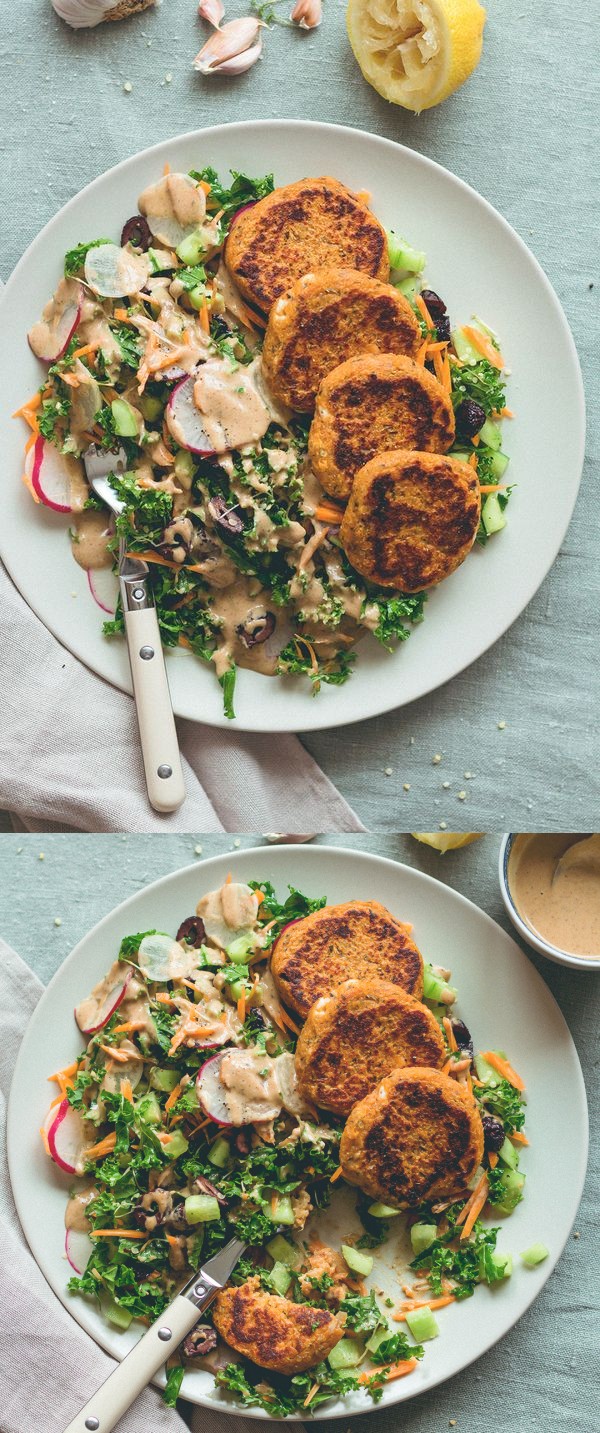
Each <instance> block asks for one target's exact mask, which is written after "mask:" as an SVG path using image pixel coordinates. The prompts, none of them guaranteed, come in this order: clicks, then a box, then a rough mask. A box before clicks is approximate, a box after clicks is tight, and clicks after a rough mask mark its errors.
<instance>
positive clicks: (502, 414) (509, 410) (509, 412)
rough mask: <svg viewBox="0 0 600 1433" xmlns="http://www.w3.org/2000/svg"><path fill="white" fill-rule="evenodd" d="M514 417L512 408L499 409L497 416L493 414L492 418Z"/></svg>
mask: <svg viewBox="0 0 600 1433" xmlns="http://www.w3.org/2000/svg"><path fill="white" fill-rule="evenodd" d="M514 416H515V415H514V413H513V411H512V408H501V409H500V411H499V413H498V414H496V413H495V414H494V417H498V418H514Z"/></svg>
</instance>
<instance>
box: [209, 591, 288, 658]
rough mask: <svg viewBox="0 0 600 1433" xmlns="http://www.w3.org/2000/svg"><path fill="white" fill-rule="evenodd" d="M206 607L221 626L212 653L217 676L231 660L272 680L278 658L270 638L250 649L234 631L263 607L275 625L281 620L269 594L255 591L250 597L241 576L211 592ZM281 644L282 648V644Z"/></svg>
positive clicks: (279, 609) (280, 612)
mask: <svg viewBox="0 0 600 1433" xmlns="http://www.w3.org/2000/svg"><path fill="white" fill-rule="evenodd" d="M210 607H211V612H213V613H214V615H215V617H217V618H218V619H219V621H220V623H221V630H220V641H219V645H218V647H217V650H216V651H215V653H214V654H213V661H214V663H215V668H216V672H217V676H222V675H223V672H226V671H227V669H228V667H229V666H231V662H232V661H234V662H235V663H236V664H237V666H238V667H250V668H252V670H253V671H255V672H262V674H263V676H265V677H272V676H273V675H274V673H275V672H276V670H277V662H278V659H279V651H278V650H276V645H277V644H276V643H275V642H274V641H273V639H271V640H269V639H267V641H266V642H258V643H257V644H256V645H255V646H254V647H247V646H246V645H245V643H244V642H243V641H242V638H241V636H240V634H239V632H238V630H237V629H238V627H242V626H243V625H244V623H245V622H246V621H247V620H248V614H249V613H250V614H251V613H252V612H255V611H256V610H257V609H258V608H266V609H267V611H269V612H272V613H273V616H274V617H275V622H276V624H278V623H280V622H282V621H283V614H282V611H281V608H280V607H274V605H273V603H272V600H271V598H270V595H269V593H268V592H263V591H262V589H259V591H258V593H257V594H256V596H252V597H251V596H250V593H249V587H248V582H247V580H246V579H245V578H244V577H243V576H242V577H239V578H238V579H237V580H236V581H235V582H232V583H231V586H230V587H226V588H224V589H223V590H222V591H221V592H217V593H215V596H214V598H213V599H212V601H211V604H210ZM276 632H277V625H276V627H275V633H276ZM275 633H274V634H273V637H274V636H275ZM281 645H282V646H285V641H284V642H282V644H281Z"/></svg>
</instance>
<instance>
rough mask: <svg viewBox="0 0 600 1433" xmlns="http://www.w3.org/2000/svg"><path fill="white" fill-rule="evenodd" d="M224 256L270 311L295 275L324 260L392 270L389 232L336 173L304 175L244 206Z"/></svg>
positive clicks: (380, 273) (253, 298)
mask: <svg viewBox="0 0 600 1433" xmlns="http://www.w3.org/2000/svg"><path fill="white" fill-rule="evenodd" d="M224 252H225V263H226V264H227V268H228V269H229V272H230V274H231V276H232V278H233V279H234V280H235V283H236V284H237V286H238V288H239V290H240V293H241V294H242V295H243V297H244V298H245V299H247V300H248V302H249V303H251V304H255V305H256V307H257V308H259V309H263V310H264V311H265V312H268V310H269V309H270V307H271V304H272V303H274V302H275V299H277V298H279V295H280V294H282V293H284V291H285V289H287V288H288V286H289V284H290V283H293V281H294V280H295V279H299V278H301V276H302V274H306V273H308V270H309V269H311V270H312V269H316V268H321V267H322V266H323V265H325V264H337V265H339V266H340V267H343V268H351V269H360V271H361V273H365V274H370V275H371V276H372V277H373V278H377V279H387V278H389V273H390V264H389V259H388V247H387V236H386V232H385V229H384V228H383V225H382V224H380V222H379V220H378V219H376V218H375V215H374V214H372V213H371V211H370V209H367V206H366V204H364V203H363V201H362V200H361V199H358V198H357V196H356V194H353V193H352V192H351V190H350V189H346V186H345V185H344V184H340V182H339V180H338V179H331V178H330V177H329V176H327V175H325V176H323V177H322V178H320V179H300V180H298V182H297V183H296V184H285V185H283V186H282V187H281V188H279V189H274V190H273V193H272V194H267V196H266V198H264V199H259V201H258V203H257V204H252V205H251V206H250V207H249V208H248V209H244V210H243V211H242V212H241V213H240V214H239V216H238V217H236V219H235V222H234V223H233V224H232V226H231V230H230V232H229V235H228V237H227V241H226V244H225V251H224Z"/></svg>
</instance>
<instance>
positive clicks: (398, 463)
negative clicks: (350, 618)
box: [340, 450, 481, 592]
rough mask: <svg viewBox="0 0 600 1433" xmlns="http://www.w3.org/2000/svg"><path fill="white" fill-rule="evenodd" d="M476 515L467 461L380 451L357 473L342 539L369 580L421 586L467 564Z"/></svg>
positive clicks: (475, 488) (404, 587)
mask: <svg viewBox="0 0 600 1433" xmlns="http://www.w3.org/2000/svg"><path fill="white" fill-rule="evenodd" d="M480 516H481V492H480V488H479V483H478V480H477V474H476V473H475V472H474V470H473V468H471V467H470V466H469V464H468V463H461V462H459V460H458V459H457V458H452V457H451V456H450V455H449V454H448V453H411V452H404V451H402V450H397V451H396V452H391V453H380V454H379V455H378V457H376V458H371V461H370V462H369V463H365V466H364V468H360V469H359V471H358V473H357V474H356V477H355V479H354V484H353V487H352V493H351V495H350V501H349V503H348V506H347V508H346V511H345V513H344V517H343V520H342V524H341V527H340V542H341V544H342V547H343V548H344V551H345V552H346V553H347V555H348V557H349V559H350V562H351V563H352V564H353V566H354V567H355V568H356V570H357V572H360V574H361V576H362V577H366V578H367V580H368V581H369V582H377V583H379V584H381V586H382V587H394V588H399V589H400V590H401V591H403V592H420V591H422V590H423V588H425V587H433V586H434V585H435V583H437V582H441V581H442V580H443V578H444V577H449V576H450V574H451V573H452V572H454V571H455V569H456V568H457V567H460V564H461V562H464V560H465V557H467V556H468V554H469V552H470V551H471V548H472V546H473V543H474V541H475V537H476V534H477V529H478V527H479V518H480Z"/></svg>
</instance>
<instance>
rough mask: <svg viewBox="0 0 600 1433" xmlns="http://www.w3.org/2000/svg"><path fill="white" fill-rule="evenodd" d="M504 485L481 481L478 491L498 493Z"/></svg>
mask: <svg viewBox="0 0 600 1433" xmlns="http://www.w3.org/2000/svg"><path fill="white" fill-rule="evenodd" d="M505 487H506V483H482V484H481V487H480V489H479V491H480V493H499V492H501V490H502V488H505Z"/></svg>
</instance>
